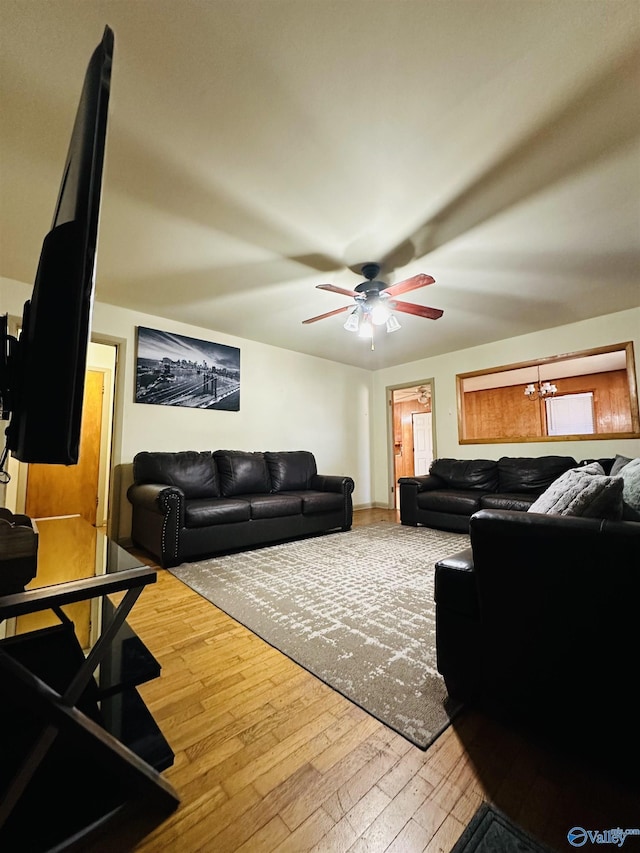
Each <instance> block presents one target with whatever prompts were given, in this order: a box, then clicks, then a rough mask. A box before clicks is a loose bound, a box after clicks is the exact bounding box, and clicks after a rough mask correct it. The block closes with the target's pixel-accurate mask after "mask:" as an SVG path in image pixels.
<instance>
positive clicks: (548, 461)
mask: <svg viewBox="0 0 640 853" xmlns="http://www.w3.org/2000/svg"><path fill="white" fill-rule="evenodd" d="M577 464H578V463H577V462H576V460H575V459H574V458H573V457H572V456H535V457H528V456H503V457H501V458H500V459H498V474H499V483H498V491H499V492H505V493H507V494H508V493H510V492H522V493H529V492H531V493H533V494H536V495H539V494H541V493H542V492H544V490H545V489H548V488H549V486H550V485H551V483H553V481H554V480H557V479H558V477H559V476H560V475H561V474H564V472H565V471H568V470H569V469H570V468H575V467H576V466H577Z"/></svg>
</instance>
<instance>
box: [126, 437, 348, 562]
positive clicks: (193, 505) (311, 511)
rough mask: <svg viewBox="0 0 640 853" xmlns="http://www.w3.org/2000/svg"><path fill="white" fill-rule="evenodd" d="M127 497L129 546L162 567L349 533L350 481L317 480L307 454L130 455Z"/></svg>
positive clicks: (321, 477) (312, 460) (319, 476)
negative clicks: (146, 553) (288, 541)
mask: <svg viewBox="0 0 640 853" xmlns="http://www.w3.org/2000/svg"><path fill="white" fill-rule="evenodd" d="M133 478H134V483H133V485H131V486H130V487H129V489H128V491H127V497H128V498H129V500H130V502H131V504H132V507H133V511H132V529H131V538H132V540H133V542H134V544H135V545H137V546H139V547H141V548H144V549H145V550H146V551H149V553H151V554H152V555H153V556H154V557H155V558H156V559H157V560H158V561H159V562H160V565H162V566H164V567H169V566H175V565H178V564H179V563H181V562H184V561H188V560H197V559H200V558H204V557H209V556H212V555H214V554H220V553H224V552H227V551H232V550H236V549H242V548H250V547H254V546H258V545H266V544H268V543H273V542H277V541H281V540H284V539H290V538H295V537H300V536H309V535H311V534H314V533H321V532H324V531H328V530H333V529H340V530H349V528H350V527H351V523H352V518H353V507H352V501H351V495H352V492H353V488H354V482H353V480H352V479H351V477H342V476H327V475H322V474H318V473H317V470H316V460H315V457H314V455H313V454H312V453H310V452H308V451H305V450H299V451H282V452H265V453H261V452H256V453H250V452H245V451H239V450H216V451H214V452H210V451H202V452H199V451H188V450H187V451H179V452H175V453H167V452H148V451H143V452H141V453H138V454H137V455H136V456H135V458H134V460H133Z"/></svg>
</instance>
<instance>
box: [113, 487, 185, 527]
mask: <svg viewBox="0 0 640 853" xmlns="http://www.w3.org/2000/svg"><path fill="white" fill-rule="evenodd" d="M127 497H128V498H129V500H130V502H131V503H132V504H133V506H134V507H139V508H140V509H145V510H147V511H148V512H157V513H161V514H162V515H166V514H167V513H169V512H172V511H175V510H177V514H178V517H179V519H181V522H180V523H181V526H183V525H184V501H185V496H184V492H183V491H182V489H179V488H177V487H176V486H167V485H164V484H160V483H144V484H137V483H134V484H133V485H132V486H129V488H128V490H127Z"/></svg>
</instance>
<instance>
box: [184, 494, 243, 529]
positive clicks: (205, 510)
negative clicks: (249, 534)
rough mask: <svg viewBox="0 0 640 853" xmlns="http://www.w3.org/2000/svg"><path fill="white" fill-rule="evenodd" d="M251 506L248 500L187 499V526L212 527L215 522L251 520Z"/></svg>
mask: <svg viewBox="0 0 640 853" xmlns="http://www.w3.org/2000/svg"><path fill="white" fill-rule="evenodd" d="M250 518H251V506H250V504H249V502H248V501H243V500H238V499H235V500H225V499H224V498H199V499H193V500H190V501H185V506H184V522H185V526H186V527H210V526H211V525H213V524H234V523H235V522H237V521H249V519H250Z"/></svg>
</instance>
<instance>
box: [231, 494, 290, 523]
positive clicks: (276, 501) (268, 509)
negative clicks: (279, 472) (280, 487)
mask: <svg viewBox="0 0 640 853" xmlns="http://www.w3.org/2000/svg"><path fill="white" fill-rule="evenodd" d="M242 497H243V499H244V500H246V501H248V502H249V506H250V507H251V518H283V517H284V516H286V515H300V513H301V512H302V500H301V499H300V498H299V497H298V496H297V495H282V494H273V495H243V496H242Z"/></svg>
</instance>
